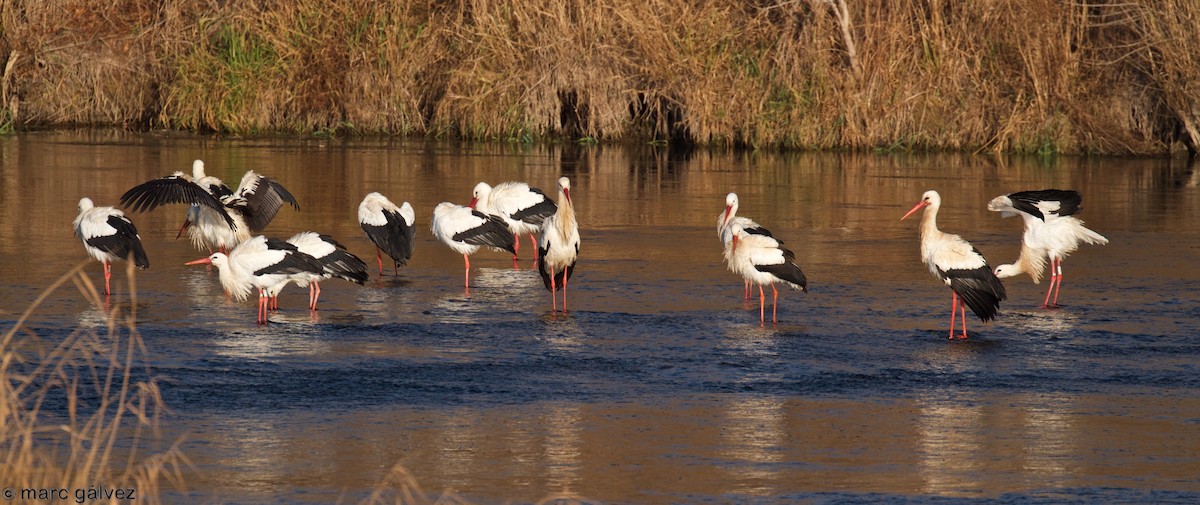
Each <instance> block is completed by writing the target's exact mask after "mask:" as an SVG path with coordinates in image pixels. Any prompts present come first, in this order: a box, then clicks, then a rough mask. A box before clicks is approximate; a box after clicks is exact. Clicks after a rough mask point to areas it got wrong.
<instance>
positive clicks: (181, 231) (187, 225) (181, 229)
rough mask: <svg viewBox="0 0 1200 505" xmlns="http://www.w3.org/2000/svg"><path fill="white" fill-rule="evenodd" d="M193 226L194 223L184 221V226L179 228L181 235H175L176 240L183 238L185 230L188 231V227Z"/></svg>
mask: <svg viewBox="0 0 1200 505" xmlns="http://www.w3.org/2000/svg"><path fill="white" fill-rule="evenodd" d="M191 225H192V222H191V221H184V222H183V226H180V227H179V233H176V234H175V238H179V237H182V236H183V230H186V229H188V227H189V226H191Z"/></svg>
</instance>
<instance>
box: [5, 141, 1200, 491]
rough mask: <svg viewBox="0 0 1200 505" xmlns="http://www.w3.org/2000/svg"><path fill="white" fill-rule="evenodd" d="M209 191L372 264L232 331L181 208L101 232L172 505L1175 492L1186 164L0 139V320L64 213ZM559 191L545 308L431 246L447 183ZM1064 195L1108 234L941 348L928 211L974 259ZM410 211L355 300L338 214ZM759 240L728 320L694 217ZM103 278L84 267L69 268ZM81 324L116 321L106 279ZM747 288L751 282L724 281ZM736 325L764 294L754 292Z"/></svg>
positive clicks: (40, 277) (1193, 187)
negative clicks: (124, 197) (257, 193)
mask: <svg viewBox="0 0 1200 505" xmlns="http://www.w3.org/2000/svg"><path fill="white" fill-rule="evenodd" d="M194 159H202V160H204V161H205V162H206V164H207V167H208V171H209V174H211V175H216V176H218V177H221V178H222V179H224V180H225V181H226V182H227V183H230V184H235V183H236V182H237V181H238V180H239V179H240V178H241V175H242V174H243V173H244V172H245V171H247V170H255V171H258V172H261V173H263V174H265V175H268V176H270V177H273V178H275V179H277V180H278V181H280V182H281V183H282V184H284V185H285V186H286V187H287V188H288V189H289V190H290V191H291V192H292V193H293V194H294V195H295V196H296V198H297V199H298V200H299V202H300V205H301V209H300V210H299V211H295V210H293V209H290V208H285V209H283V210H282V211H281V212H280V214H279V216H278V217H277V218H276V220H275V221H274V222H273V223H272V224H271V225H270V226H269V227H268V229H267V234H268V235H269V236H274V237H279V238H286V237H288V236H290V235H291V234H293V233H295V232H298V231H304V230H312V231H318V232H321V233H326V234H329V235H332V236H333V237H335V238H336V239H338V240H340V241H341V242H342V243H344V244H346V245H347V246H348V247H349V249H350V250H351V251H352V252H354V253H356V254H358V255H359V256H360V257H362V258H363V259H364V260H367V262H368V263H369V264H370V265H371V278H370V280H369V281H368V282H367V284H366V285H365V286H357V285H353V284H350V283H346V282H341V281H328V282H325V283H323V285H322V288H323V292H322V297H321V301H320V310H319V311H318V312H317V313H316V314H310V312H309V311H308V310H307V309H306V308H305V305H306V301H307V293H306V292H305V290H302V289H299V288H295V287H289V288H288V289H287V290H285V291H284V292H283V295H282V297H281V300H280V302H281V306H282V309H281V310H280V311H278V312H277V313H275V314H273V315H272V316H271V323H270V324H268V325H266V326H258V325H256V324H255V306H254V302H253V301H247V302H241V303H239V302H234V301H229V300H227V299H226V297H225V295H224V293H223V291H222V289H221V287H220V285H219V284H218V282H217V278H216V272H215V271H213V270H209V269H206V268H204V267H203V266H197V267H187V266H184V263H185V262H186V261H189V260H193V259H198V258H202V257H204V256H206V255H207V251H197V250H196V249H194V248H193V247H192V245H191V244H190V243H189V242H188V241H187V240H186V239H181V240H176V239H175V235H176V232H177V230H178V228H179V226H180V224H181V223H182V221H183V217H184V213H185V211H186V208H185V207H184V206H182V205H168V206H164V207H160V208H159V209H156V210H154V211H151V212H148V213H136V214H130V215H131V217H132V219H133V220H134V222H135V224H136V225H137V227H138V229H139V231H140V234H141V237H142V240H143V242H144V244H145V248H146V250H147V251H148V253H149V256H150V261H151V265H152V266H151V268H150V269H148V270H146V271H143V272H139V273H138V274H137V278H136V281H137V282H136V287H137V305H138V311H137V314H138V321H137V325H138V326H137V327H138V330H139V331H140V333H141V335H142V338H143V339H144V341H145V344H146V346H147V353H148V356H149V361H150V366H151V367H152V369H153V371H154V373H156V374H157V376H158V377H159V382H160V386H161V389H162V396H163V399H164V400H165V402H166V403H167V405H168V406H169V407H170V408H171V410H170V411H169V412H168V413H166V414H165V417H164V418H163V426H164V430H165V432H166V434H165V435H164V437H167V438H168V439H171V440H173V439H174V438H175V437H178V436H183V437H184V439H183V440H184V442H183V444H182V449H183V451H184V453H185V454H186V455H187V457H188V458H189V459H190V460H191V461H192V463H193V465H192V466H191V467H190V468H188V469H186V470H185V475H184V477H185V479H186V482H187V486H188V487H187V490H186V491H173V492H172V493H173V494H169V495H168V498H169V499H170V501H178V502H192V501H202V502H209V503H332V502H336V501H339V500H340V501H343V502H354V501H358V500H360V499H362V498H364V497H366V496H367V494H369V493H370V492H371V491H372V490H375V489H380V488H387V487H389V486H390V485H391V484H389V482H394V480H393V481H387V480H386V479H387V476H388V475H389V472H391V471H392V470H393V469H394V468H397V469H402V470H403V471H404V472H407V475H409V476H411V479H412V481H411V482H415V483H417V484H418V485H419V486H420V488H421V489H423V490H424V492H426V493H428V494H429V495H430V496H431V497H436V496H438V495H439V494H441V493H443V492H446V493H453V494H454V495H456V496H458V497H461V498H462V499H463V500H465V501H467V502H470V503H480V504H493V503H495V504H499V503H531V502H536V501H538V500H541V499H543V498H546V497H550V496H554V495H560V494H566V495H570V496H576V497H582V498H587V499H589V500H594V501H597V502H603V503H631V504H632V503H646V504H660V503H779V502H789V501H803V502H809V501H821V502H829V501H832V502H838V501H846V502H863V501H894V500H904V501H916V502H924V501H933V502H943V501H945V500H957V499H961V498H972V499H983V500H986V501H997V502H1020V503H1030V502H1033V503H1040V502H1059V501H1077V502H1096V501H1106V502H1113V501H1116V502H1145V501H1154V502H1160V503H1161V502H1181V503H1182V502H1193V503H1194V502H1197V501H1200V477H1198V476H1200V317H1198V314H1200V303H1198V301H1200V188H1197V183H1198V182H1200V174H1198V173H1197V172H1196V171H1195V169H1194V168H1192V167H1189V166H1188V165H1187V163H1186V162H1185V161H1182V160H1179V159H1175V160H1169V159H1079V158H1066V157H1060V158H1053V159H1037V158H1016V159H1014V158H1007V157H993V156H985V155H979V156H969V155H937V156H933V155H930V156H915V155H888V154H778V153H765V152H764V153H733V152H720V151H691V152H670V151H668V150H666V149H664V148H659V147H653V146H632V147H610V146H586V145H570V144H568V145H562V146H525V145H519V144H491V145H488V144H467V143H461V144H460V143H441V142H423V141H401V140H350V141H343V140H336V139H335V140H328V139H311V140H295V139H291V140H276V139H271V140H240V139H214V138H206V137H190V136H173V135H154V134H147V135H132V134H124V133H112V132H58V133H28V134H20V135H15V136H7V137H2V138H0V279H3V281H2V282H0V310H2V311H0V319H2V321H0V322H3V323H4V327H5V329H7V328H8V327H9V326H11V325H12V323H13V321H15V319H16V317H17V316H18V315H19V314H20V312H21V311H23V310H24V309H25V308H26V307H27V306H29V304H30V303H31V302H32V301H33V300H34V299H35V298H36V297H37V295H38V294H39V293H41V292H42V291H43V290H44V289H45V288H46V287H47V286H48V285H50V283H52V282H53V281H54V280H55V279H56V278H58V277H59V276H60V275H61V274H62V273H63V272H64V271H66V270H68V269H70V268H72V267H73V266H75V265H76V264H78V263H79V262H81V261H83V260H84V259H85V258H86V256H85V254H84V252H83V248H82V246H81V245H80V243H79V241H78V239H76V238H75V237H74V236H73V235H72V228H71V221H72V220H73V219H74V217H75V215H76V203H77V202H78V200H79V198H80V197H82V196H88V197H90V198H92V199H93V200H95V201H96V203H97V205H117V204H118V199H119V197H120V195H121V194H122V193H123V192H124V191H125V190H127V189H129V188H130V187H132V186H134V185H136V184H139V183H141V182H144V181H146V180H149V179H151V178H155V177H159V176H163V175H167V174H169V173H171V172H173V171H176V170H183V171H189V170H190V167H191V163H192V160H194ZM560 175H566V176H568V177H570V178H571V184H572V186H571V188H572V189H571V191H572V193H571V194H572V199H573V201H574V204H575V208H576V211H577V213H578V220H579V223H580V227H581V235H582V252H581V258H580V260H579V263H578V266H577V268H576V270H575V275H574V277H573V278H572V280H571V283H570V288H569V289H570V304H571V306H570V309H571V310H570V312H569V313H568V314H566V315H563V314H561V313H560V314H557V315H556V314H554V313H552V312H551V308H550V295H549V292H547V291H546V290H545V289H544V288H543V287H542V285H541V280H540V279H539V278H538V277H537V275H536V273H535V272H534V271H533V270H532V269H531V266H532V260H531V259H530V257H529V256H528V253H529V252H530V248H529V243H528V239H527V238H526V239H523V240H524V243H523V244H522V245H523V247H522V249H521V253H522V258H521V260H520V261H519V263H518V264H517V265H516V267H515V268H514V265H513V261H512V260H511V257H510V256H509V255H506V254H503V253H495V252H486V251H485V252H480V253H477V254H476V255H474V256H472V258H471V266H472V272H471V282H472V287H471V290H470V292H469V294H468V293H466V292H464V289H463V286H462V274H463V261H462V257H461V255H458V254H455V253H454V252H453V251H451V250H450V249H449V248H447V247H446V246H444V245H442V244H440V243H438V242H436V241H435V239H434V238H433V236H432V235H431V233H430V232H429V220H430V213H431V211H432V209H433V207H434V206H435V205H436V204H437V203H439V202H441V201H454V202H457V203H460V204H466V203H467V202H468V201H469V200H470V198H471V189H472V188H473V186H474V185H475V183H477V182H479V181H487V182H490V183H492V184H495V183H498V182H502V181H507V180H521V181H527V182H529V183H530V184H531V185H532V186H535V187H540V188H542V189H543V190H545V191H546V193H547V194H550V195H554V194H555V189H556V186H555V181H556V180H557V178H558V177H559V176H560ZM1044 188H1069V189H1076V190H1079V191H1080V192H1081V193H1082V194H1083V195H1084V203H1083V206H1084V210H1083V211H1082V212H1081V213H1080V214H1079V215H1078V217H1080V218H1082V219H1083V220H1084V221H1086V223H1087V225H1088V226H1089V227H1090V228H1092V229H1093V230H1095V231H1097V232H1099V233H1101V234H1103V235H1105V236H1106V237H1108V239H1109V240H1110V241H1111V242H1110V243H1109V244H1108V245H1104V246H1089V245H1084V246H1082V247H1081V248H1080V250H1079V251H1077V252H1076V253H1074V254H1073V255H1072V256H1070V257H1069V258H1068V259H1067V260H1066V261H1065V262H1064V264H1063V265H1064V270H1065V277H1064V279H1065V280H1064V282H1063V285H1062V294H1061V297H1060V300H1059V301H1060V304H1061V305H1062V308H1061V309H1059V310H1044V309H1042V308H1041V302H1042V297H1043V296H1044V293H1045V291H1044V289H1045V287H1046V282H1045V281H1043V282H1042V283H1041V284H1037V285H1035V284H1033V283H1032V282H1031V281H1030V279H1029V278H1028V277H1025V276H1023V277H1017V278H1011V279H1006V281H1005V284H1006V286H1007V289H1008V293H1009V298H1008V300H1007V301H1006V302H1004V303H1003V304H1002V306H1001V314H1000V316H999V317H998V318H997V319H996V320H995V321H993V322H991V323H986V324H984V323H981V322H980V321H979V320H978V319H977V318H975V317H974V316H970V318H969V321H968V331H970V332H971V338H969V339H967V340H965V341H948V340H947V339H946V332H947V327H948V323H949V321H948V319H949V318H948V316H949V314H948V313H949V308H950V302H951V300H950V298H951V297H950V292H949V290H948V289H947V288H946V287H945V286H944V285H942V284H941V283H940V282H938V281H937V280H935V279H934V278H932V277H931V276H930V274H929V272H928V270H926V268H925V267H924V266H923V265H922V264H921V261H920V257H919V250H918V224H919V219H910V220H906V221H903V222H902V221H900V217H901V216H902V215H904V213H905V212H906V211H908V210H909V208H911V207H912V206H913V205H914V204H915V203H916V202H917V201H918V200H919V199H920V197H921V193H922V192H924V191H925V190H928V189H936V190H938V191H940V192H941V195H942V199H943V206H942V211H941V213H940V215H939V225H940V226H941V228H942V229H943V230H945V231H948V232H952V233H957V234H960V235H962V236H963V237H964V238H966V239H967V240H969V241H971V242H972V243H973V244H974V245H975V246H976V247H977V248H978V249H979V250H980V251H981V252H982V253H983V254H984V255H985V256H986V257H987V258H988V260H989V262H990V263H991V265H992V266H996V265H999V264H1001V263H1010V262H1012V261H1013V260H1015V259H1016V257H1017V253H1018V249H1019V244H1020V237H1021V226H1022V225H1021V221H1020V219H1017V218H1013V219H1001V218H1000V216H999V215H997V214H995V213H992V212H989V211H987V209H986V204H987V202H988V200H990V199H991V198H992V197H994V196H997V195H1000V194H1004V193H1010V192H1014V191H1020V190H1030V189H1044ZM371 191H379V192H381V193H383V194H385V195H386V196H388V197H390V198H391V199H392V200H394V201H396V202H397V203H399V202H401V201H408V202H410V203H411V204H412V206H413V207H414V208H415V209H416V213H417V221H418V231H417V244H416V247H415V253H414V256H413V259H412V261H411V262H410V263H409V265H408V266H407V267H404V268H402V269H401V270H400V272H399V275H392V273H391V271H390V269H389V270H388V272H387V274H386V275H385V276H384V277H382V278H380V277H379V276H378V275H377V272H376V270H375V258H374V255H375V250H374V248H373V246H372V245H371V243H370V242H369V241H368V240H367V239H366V237H365V236H364V235H363V233H362V232H361V231H360V229H359V227H358V223H357V219H356V213H357V206H358V202H359V201H360V200H361V199H362V198H363V196H364V195H366V194H367V193H368V192H371ZM731 191H733V192H737V193H738V194H739V196H740V200H741V209H740V213H741V214H742V215H745V216H748V217H752V218H754V219H755V220H757V221H758V222H760V223H762V224H763V225H765V226H767V227H769V228H770V229H771V230H772V231H773V232H774V233H775V235H776V236H778V237H780V238H781V239H783V240H784V241H785V242H786V245H787V246H788V247H789V248H791V249H792V250H793V251H794V252H795V253H796V257H797V261H798V263H799V264H800V266H801V267H802V268H803V270H804V272H805V273H806V274H807V276H808V279H809V288H810V292H808V293H800V292H796V291H791V290H784V291H781V292H780V298H779V308H778V313H779V322H778V323H771V322H770V311H771V308H770V306H768V307H767V318H768V322H767V323H766V324H765V325H760V323H759V317H758V311H759V306H758V299H757V296H755V297H754V298H753V299H751V300H744V299H743V294H742V283H741V280H740V278H738V277H736V276H735V275H734V274H732V273H730V272H729V271H728V270H726V268H725V266H724V265H723V264H722V259H721V245H720V243H719V241H718V239H717V235H716V229H715V224H716V219H717V215H718V214H719V213H720V212H722V211H723V209H724V201H725V195H726V193H728V192H731ZM87 272H88V273H89V274H90V276H91V278H92V279H93V280H94V281H96V282H103V276H102V273H101V268H100V265H99V264H98V263H94V262H93V263H91V264H90V265H88V266H87ZM113 282H114V291H115V293H114V294H113V295H112V297H111V299H110V302H111V304H112V305H113V306H120V305H121V304H127V303H128V302H129V300H130V294H129V283H128V282H127V280H126V278H125V275H124V269H123V268H120V267H118V268H114V276H113ZM756 295H757V293H756ZM767 299H768V304H769V303H770V292H769V290H768V292H767ZM103 321H104V314H103V313H102V312H101V311H100V310H99V309H97V308H95V307H93V306H92V305H89V303H88V301H87V300H86V299H85V298H84V297H83V296H81V295H80V293H79V292H78V291H77V290H75V289H74V288H71V287H67V288H63V289H60V290H58V291H56V292H54V293H52V294H51V296H50V297H49V298H48V299H47V300H46V302H45V303H44V304H43V305H42V306H41V307H40V308H39V309H38V311H37V312H36V313H34V315H33V317H32V319H31V321H30V322H29V324H28V326H29V327H30V328H31V330H32V331H34V332H36V333H37V334H39V335H40V336H41V337H42V338H44V339H50V340H53V339H54V338H56V336H61V335H65V334H67V333H69V332H70V331H71V330H73V329H74V328H76V327H79V326H84V327H87V326H95V325H102V324H103Z"/></svg>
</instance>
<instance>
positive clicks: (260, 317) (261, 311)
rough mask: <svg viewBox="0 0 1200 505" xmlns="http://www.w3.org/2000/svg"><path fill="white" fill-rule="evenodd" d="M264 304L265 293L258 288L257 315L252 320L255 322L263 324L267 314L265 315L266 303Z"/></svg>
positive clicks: (265, 300) (265, 301)
mask: <svg viewBox="0 0 1200 505" xmlns="http://www.w3.org/2000/svg"><path fill="white" fill-rule="evenodd" d="M266 304H267V294H266V293H264V292H263V290H261V289H260V290H258V316H257V318H256V319H255V320H254V322H255V323H258V324H263V321H266V320H267V315H266V310H267V305H266Z"/></svg>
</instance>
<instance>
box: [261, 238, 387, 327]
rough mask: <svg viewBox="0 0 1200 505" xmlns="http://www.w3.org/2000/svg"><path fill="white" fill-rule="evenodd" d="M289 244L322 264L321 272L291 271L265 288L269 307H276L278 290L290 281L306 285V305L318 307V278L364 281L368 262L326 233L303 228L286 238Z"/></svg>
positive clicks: (360, 283) (315, 308)
mask: <svg viewBox="0 0 1200 505" xmlns="http://www.w3.org/2000/svg"><path fill="white" fill-rule="evenodd" d="M287 242H288V243H289V244H292V245H294V246H296V249H297V250H299V251H300V252H302V253H304V254H307V255H309V256H312V257H313V259H314V260H316V262H317V263H318V264H320V265H321V267H322V270H323V271H322V272H321V273H316V272H310V271H303V272H297V273H295V274H292V275H291V276H289V277H288V278H287V280H285V281H282V282H280V283H277V284H275V285H274V286H271V287H269V288H267V297H268V298H270V299H271V300H270V308H271V309H272V310H278V309H279V292H280V291H282V290H283V288H284V287H285V286H287V284H288V283H289V282H295V283H296V285H297V286H300V287H302V288H303V287H308V308H309V310H317V299H319V298H320V297H321V285H320V283H321V281H323V280H326V279H332V278H334V277H337V278H339V279H342V280H346V281H350V282H353V283H355V284H359V285H362V283H364V282H366V281H367V277H368V274H367V264H366V263H365V262H363V260H361V259H359V257H358V256H355V255H353V254H351V253H350V252H349V251H347V250H346V247H345V246H343V245H342V244H340V243H338V241H336V240H334V239H333V237H330V236H329V235H319V234H317V233H314V232H311V231H302V232H300V233H297V234H295V235H292V237H291V238H289V239H287Z"/></svg>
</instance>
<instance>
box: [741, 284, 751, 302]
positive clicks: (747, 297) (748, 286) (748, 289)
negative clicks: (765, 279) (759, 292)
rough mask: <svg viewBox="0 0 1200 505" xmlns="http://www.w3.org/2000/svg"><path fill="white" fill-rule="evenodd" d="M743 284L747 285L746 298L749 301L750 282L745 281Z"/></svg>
mask: <svg viewBox="0 0 1200 505" xmlns="http://www.w3.org/2000/svg"><path fill="white" fill-rule="evenodd" d="M742 283H743V284H745V286H746V298H745V299H746V300H749V299H750V280H749V279H743V280H742Z"/></svg>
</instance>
